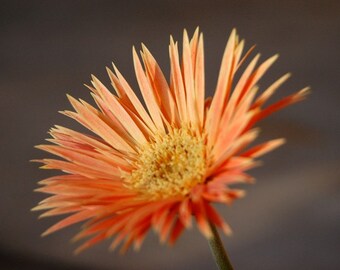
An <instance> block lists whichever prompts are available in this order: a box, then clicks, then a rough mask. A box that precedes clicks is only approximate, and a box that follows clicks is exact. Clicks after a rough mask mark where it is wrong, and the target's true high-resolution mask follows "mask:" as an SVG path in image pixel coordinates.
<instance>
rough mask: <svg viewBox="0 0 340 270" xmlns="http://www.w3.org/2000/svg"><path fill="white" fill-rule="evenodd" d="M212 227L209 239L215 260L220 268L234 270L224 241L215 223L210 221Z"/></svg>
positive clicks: (221, 269)
mask: <svg viewBox="0 0 340 270" xmlns="http://www.w3.org/2000/svg"><path fill="white" fill-rule="evenodd" d="M210 228H211V231H212V234H213V235H212V237H211V238H210V239H209V240H208V241H209V246H210V250H211V252H212V254H213V256H214V259H215V262H216V264H217V266H218V269H220V270H233V269H234V268H233V266H232V265H231V263H230V261H229V258H228V255H227V252H226V251H225V249H224V247H223V243H222V241H221V238H220V236H219V234H218V232H217V230H216V227H215V225H214V224H212V223H210Z"/></svg>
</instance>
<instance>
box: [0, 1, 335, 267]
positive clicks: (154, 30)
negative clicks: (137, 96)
mask: <svg viewBox="0 0 340 270" xmlns="http://www.w3.org/2000/svg"><path fill="white" fill-rule="evenodd" d="M197 26H200V29H201V30H202V31H203V33H204V38H205V56H206V60H205V61H206V80H207V93H208V95H212V94H213V92H214V87H215V84H216V79H217V74H218V73H217V72H218V69H219V65H220V59H221V57H222V53H223V50H224V46H225V44H226V41H227V38H228V35H229V33H230V31H231V29H232V28H233V27H236V28H237V30H238V32H239V35H240V36H241V38H245V39H246V45H247V48H250V46H251V45H253V44H256V45H257V47H256V50H255V51H256V52H261V53H262V60H264V59H266V58H267V57H269V56H271V55H273V54H275V53H280V58H279V60H278V62H277V63H276V64H275V65H274V66H273V68H272V69H271V70H270V71H269V72H268V73H267V75H266V76H265V78H264V79H263V80H262V81H261V82H260V86H261V87H263V88H264V87H266V86H268V85H269V84H270V82H273V81H274V80H275V79H276V78H278V77H279V76H280V75H282V74H284V73H286V72H288V71H291V72H292V73H293V77H292V78H291V79H290V80H289V82H287V83H286V84H285V85H284V86H282V87H281V89H280V91H279V93H278V95H277V96H276V98H278V97H280V96H285V95H288V94H290V93H292V92H293V91H296V90H299V89H301V88H303V87H304V86H306V85H310V86H311V87H312V95H310V96H309V97H308V99H307V100H306V101H304V102H302V103H300V104H298V105H294V106H293V107H290V108H288V109H286V110H284V111H281V112H279V113H277V114H275V115H273V116H271V117H270V118H268V119H266V120H265V121H263V122H261V125H260V127H261V129H262V137H261V139H260V140H265V139H270V138H277V137H285V138H287V140H288V143H287V144H286V145H285V146H284V147H282V148H280V149H279V150H277V151H275V152H273V153H271V154H270V155H268V156H266V157H264V158H263V161H264V162H265V166H263V167H260V168H257V169H254V170H253V171H252V172H251V173H252V175H254V176H255V177H256V178H257V183H256V184H255V185H251V186H245V187H244V188H245V189H246V190H247V196H246V197H245V198H244V199H242V200H239V201H237V202H235V203H234V205H233V206H232V207H219V210H220V212H221V213H223V215H224V217H225V218H226V220H227V221H228V222H229V223H230V225H231V227H232V228H233V231H234V234H233V236H232V237H225V236H223V241H224V244H225V246H226V248H227V250H228V251H229V254H230V257H231V260H232V262H233V264H234V266H235V269H252V270H253V269H277V270H279V269H328V270H331V269H340V258H339V251H340V241H339V240H340V231H339V229H340V192H339V191H340V189H339V188H340V182H339V176H340V170H339V161H340V144H339V138H340V137H339V135H340V117H339V116H340V114H339V105H340V89H339V75H340V74H339V62H340V61H339V60H340V59H339V55H340V54H339V48H340V34H339V33H340V2H339V1H261V0H258V1H250V0H248V1H216V0H209V1H202V0H199V1H186V0H182V1H174V0H163V1H160V0H139V1H127V0H125V1H118V0H117V1H0V34H1V36H0V59H1V60H0V70H1V73H0V108H1V114H0V123H1V129H0V130H1V133H0V139H1V156H0V159H1V160H0V168H1V174H2V175H1V180H0V181H1V196H0V269H10V270H12V269H52V270H53V269H56V270H57V269H58V270H59V269H84V270H90V269H98V270H105V269H122V270H125V269H131V270H133V269H151V270H153V269H216V267H215V264H214V261H213V259H212V257H211V254H210V250H209V247H208V244H207V241H206V240H205V239H204V238H203V236H202V235H201V234H200V233H199V232H198V231H197V229H193V230H191V231H187V232H185V233H184V235H183V236H182V237H181V238H180V239H179V241H178V242H177V244H176V245H175V247H174V248H169V247H167V246H162V245H160V244H159V243H158V240H157V237H156V236H155V235H154V234H153V233H150V234H149V235H148V237H147V240H146V241H145V243H144V245H143V247H142V249H141V251H140V252H138V253H135V252H133V251H129V252H128V253H127V255H125V256H120V255H119V254H118V253H117V252H113V253H110V252H108V251H107V248H108V242H104V243H102V244H100V245H98V246H96V247H94V248H92V249H90V250H88V251H85V252H84V253H82V254H80V255H78V256H73V254H72V251H73V250H74V249H75V248H76V247H77V245H76V244H71V243H69V239H70V238H71V237H72V236H73V235H74V234H75V233H76V232H77V231H78V229H79V225H75V226H72V227H71V228H69V229H65V230H62V231H60V232H58V233H55V234H53V235H51V236H48V237H46V238H41V237H40V234H41V233H42V232H43V231H44V230H45V229H46V228H48V227H49V226H51V225H52V224H53V223H55V222H56V221H57V220H59V218H49V219H42V220H37V217H38V213H36V212H33V213H32V212H30V209H31V208H32V207H33V206H35V205H36V204H37V203H38V202H39V201H40V200H42V199H43V198H45V196H44V195H43V194H38V193H33V191H32V190H33V189H34V188H36V187H37V185H36V182H37V181H38V180H41V179H43V178H46V177H48V176H50V175H53V174H56V172H50V171H43V170H38V168H37V167H38V165H37V164H35V163H29V162H28V161H29V160H30V159H34V158H42V157H44V156H46V154H44V153H43V152H41V151H39V150H36V149H33V146H34V145H37V144H40V143H42V142H43V140H44V139H45V138H46V137H48V135H47V133H46V132H47V131H48V129H49V128H50V127H51V126H52V125H54V124H60V125H64V126H67V127H72V128H76V129H79V126H78V125H77V124H75V123H73V122H72V121H70V120H69V119H67V118H66V117H63V116H62V115H60V114H58V113H57V111H59V110H64V109H70V105H69V104H68V101H67V99H66V96H65V94H66V93H69V94H71V95H73V96H75V97H80V98H83V99H85V100H87V101H90V100H91V97H90V94H89V92H88V90H87V89H86V88H85V87H84V86H83V83H89V81H90V74H96V75H97V76H98V77H99V78H100V79H102V81H103V82H105V83H106V84H107V85H109V83H108V82H109V80H108V79H107V76H106V71H105V66H110V65H111V62H112V61H114V62H115V64H116V65H117V66H118V68H119V69H120V71H121V72H122V73H123V74H124V75H125V76H126V78H127V79H128V81H129V82H131V84H132V86H134V87H135V89H137V87H136V85H137V84H136V80H135V77H134V74H133V65H132V56H131V47H132V45H135V46H136V47H137V48H140V47H139V46H140V43H141V42H144V43H145V44H146V45H147V46H148V48H149V49H150V50H151V52H152V53H153V54H154V56H155V57H156V59H157V60H158V61H159V62H160V64H161V66H162V68H163V70H164V72H165V74H169V63H168V42H169V35H170V34H172V35H173V36H174V37H175V39H177V40H180V41H181V40H182V38H181V36H182V31H183V28H186V29H187V30H188V31H189V33H190V34H192V33H193V31H194V30H195V28H196V27H197Z"/></svg>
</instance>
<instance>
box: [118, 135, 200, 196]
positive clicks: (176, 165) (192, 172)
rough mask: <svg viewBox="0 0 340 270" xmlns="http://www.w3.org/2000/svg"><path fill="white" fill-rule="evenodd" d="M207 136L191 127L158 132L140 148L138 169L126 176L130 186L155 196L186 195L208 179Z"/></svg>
mask: <svg viewBox="0 0 340 270" xmlns="http://www.w3.org/2000/svg"><path fill="white" fill-rule="evenodd" d="M205 155H206V154H205V144H204V138H202V137H201V136H197V135H194V134H193V132H192V131H191V130H190V129H189V128H181V129H173V130H171V131H170V132H169V133H168V134H163V135H158V136H156V137H155V139H154V140H153V141H151V142H148V143H147V144H146V145H144V146H143V147H142V148H141V149H140V151H139V157H138V160H137V161H136V162H135V164H134V166H135V169H134V170H133V171H131V172H130V173H128V174H127V173H126V174H124V175H123V179H124V183H125V184H126V186H127V187H128V188H131V189H133V190H137V191H138V192H141V193H143V194H145V195H148V196H151V197H152V198H167V197H171V196H175V195H186V194H188V193H189V191H190V189H191V188H192V187H194V186H195V185H197V184H199V183H202V182H203V181H204V179H205V171H206V158H205Z"/></svg>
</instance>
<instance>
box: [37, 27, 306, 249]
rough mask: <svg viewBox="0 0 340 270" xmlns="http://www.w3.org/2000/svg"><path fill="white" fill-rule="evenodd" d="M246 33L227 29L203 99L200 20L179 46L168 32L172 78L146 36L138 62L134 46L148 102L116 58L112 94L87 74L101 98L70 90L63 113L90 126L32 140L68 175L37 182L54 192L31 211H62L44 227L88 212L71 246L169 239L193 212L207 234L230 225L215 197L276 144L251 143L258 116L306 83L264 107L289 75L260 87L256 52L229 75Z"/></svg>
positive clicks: (232, 195)
mask: <svg viewBox="0 0 340 270" xmlns="http://www.w3.org/2000/svg"><path fill="white" fill-rule="evenodd" d="M243 48H244V41H243V40H242V41H239V38H238V36H237V34H236V31H235V30H233V31H232V33H231V35H230V38H229V40H228V43H227V45H226V49H225V52H224V55H223V59H222V63H221V69H220V73H219V77H218V82H217V87H216V92H215V95H214V97H213V98H212V99H211V98H207V99H205V83H204V77H205V72H204V53H203V35H202V34H200V33H199V31H198V29H197V30H196V31H195V33H194V35H193V37H192V39H191V40H189V38H188V35H187V33H186V31H184V36H183V52H182V60H181V61H180V58H179V52H178V45H177V42H174V41H173V39H172V38H171V40H170V46H169V54H170V68H171V74H170V82H169V83H168V82H167V80H166V79H165V77H164V75H163V73H162V71H161V69H160V67H159V65H158V64H157V62H156V60H155V59H154V57H153V56H152V55H151V53H150V52H149V51H148V49H147V48H146V47H145V46H144V45H142V51H141V53H140V54H141V58H142V62H143V65H142V63H141V61H140V59H139V57H138V55H137V53H136V51H135V49H133V63H134V68H135V72H136V77H137V81H138V85H139V88H140V91H141V94H142V96H143V99H144V102H145V105H143V104H142V102H141V101H140V100H139V99H138V98H137V96H136V94H135V92H134V91H133V90H132V89H131V87H130V86H129V84H128V83H127V81H126V80H125V79H124V77H123V76H122V75H121V73H120V72H119V71H118V69H117V68H116V67H115V66H113V69H114V72H112V71H111V70H109V69H107V71H108V75H109V77H110V79H111V82H112V85H113V87H114V90H115V91H116V94H113V93H111V92H110V91H109V90H108V89H107V88H106V87H105V86H104V85H103V84H102V83H101V82H100V81H99V80H98V79H97V78H96V77H94V76H92V81H91V83H92V86H88V88H89V89H90V90H91V94H92V97H93V98H94V100H95V102H96V104H97V107H98V108H95V107H93V106H91V105H90V104H88V103H86V102H85V101H83V100H76V99H74V98H72V97H70V96H68V98H69V100H70V103H71V104H72V106H73V108H74V110H75V111H64V112H62V113H63V114H65V115H66V116H68V117H71V118H72V119H74V120H76V121H77V122H79V123H80V124H81V125H83V126H84V127H86V128H87V129H88V130H89V131H90V133H91V134H83V133H80V132H77V131H74V130H71V129H68V128H65V127H61V126H55V127H53V128H52V129H51V130H50V134H51V136H52V138H51V139H49V140H48V141H49V142H51V143H53V144H47V145H39V146H37V148H39V149H42V150H45V151H47V152H49V153H52V154H54V155H56V156H58V157H60V158H62V159H42V160H38V161H39V162H42V163H43V164H44V165H43V166H42V168H45V169H57V170H61V171H63V172H64V174H61V175H58V176H54V177H50V178H47V179H45V180H43V181H41V182H40V184H41V185H42V187H40V188H38V191H40V192H44V193H49V194H52V195H51V196H50V197H48V198H47V199H45V200H43V201H42V202H41V203H40V204H39V205H38V206H37V207H35V208H34V210H46V212H45V213H43V214H42V215H41V216H43V217H46V216H55V215H61V214H67V215H68V216H67V217H66V218H64V219H62V220H61V221H60V222H58V223H57V224H55V225H54V226H52V227H51V228H49V229H48V230H47V231H46V232H45V233H44V235H46V234H50V233H52V232H55V231H57V230H60V229H62V228H64V227H67V226H70V225H72V224H74V223H78V222H82V221H87V222H86V223H85V224H84V226H83V228H82V230H81V232H80V233H79V234H78V235H76V236H75V240H79V239H84V238H85V239H86V240H85V242H84V244H83V245H81V246H80V248H79V249H78V250H77V251H81V250H83V249H85V248H87V247H90V246H92V245H94V244H95V243H97V242H100V241H101V240H104V239H108V238H111V237H112V238H114V240H113V242H112V244H111V247H112V248H115V247H116V246H117V245H120V244H122V251H125V250H126V249H127V248H128V247H129V246H130V245H131V244H133V245H134V247H135V248H139V247H140V246H141V244H142V242H143V239H144V237H145V236H146V234H147V232H148V231H149V229H150V228H153V229H154V230H155V231H156V232H157V233H158V234H159V237H160V240H161V242H166V241H167V242H169V243H173V242H175V240H176V239H177V238H178V237H179V236H180V234H181V232H182V231H183V229H185V228H190V227H191V226H192V219H195V220H196V222H197V226H198V228H199V230H200V231H201V232H202V233H203V234H204V235H205V236H206V237H211V227H210V223H212V224H214V225H216V226H218V227H220V228H222V229H223V231H224V232H225V233H226V234H228V233H230V228H229V226H228V225H227V223H226V222H225V221H224V220H223V219H222V217H221V216H220V215H219V214H218V213H217V212H216V210H215V209H214V207H213V206H212V205H211V204H212V203H223V204H229V203H231V202H232V201H233V200H235V199H237V198H240V197H242V196H243V194H244V193H243V191H242V190H238V189H234V188H232V184H234V183H244V182H246V183H247V182H251V181H252V177H251V176H249V175H248V174H247V173H246V171H247V170H249V169H251V168H253V167H254V166H256V165H257V161H256V158H257V157H259V156H261V155H263V154H265V153H267V152H268V151H271V150H273V149H274V148H276V147H278V146H280V145H281V144H282V143H283V142H284V140H283V139H275V140H271V141H268V142H265V143H262V144H260V145H257V146H255V147H252V148H250V149H249V148H247V147H248V145H249V144H250V143H252V142H253V141H254V140H255V139H256V138H257V136H258V129H255V128H253V126H254V124H255V123H256V122H258V121H259V120H260V119H262V118H264V117H266V116H268V115H269V114H271V113H273V112H275V111H277V110H279V109H282V108H283V107H285V106H287V105H290V104H292V103H295V102H297V101H300V100H301V99H303V98H304V97H305V94H306V93H307V91H308V89H307V88H305V89H302V90H301V91H299V92H297V93H295V94H292V95H290V96H288V97H286V98H283V99H281V100H280V101H278V102H276V103H274V104H272V105H269V106H264V104H265V102H267V100H268V99H269V98H270V97H271V96H272V95H273V93H274V92H275V91H276V89H277V88H278V87H279V86H280V85H281V84H282V83H283V82H284V81H285V80H286V79H287V78H288V77H289V74H287V75H284V76H283V77H281V78H280V79H278V80H277V81H275V82H274V83H273V84H272V85H271V86H269V87H268V88H267V89H266V90H264V91H262V93H261V94H257V93H258V87H257V83H258V81H259V80H260V79H261V77H262V76H263V75H264V74H265V72H266V71H267V70H268V68H269V67H270V66H271V65H272V64H273V62H274V61H275V60H276V58H277V56H273V57H271V58H269V59H268V60H266V61H264V62H263V63H262V64H260V65H258V66H257V62H258V61H259V55H256V56H255V57H254V58H253V60H251V61H250V63H249V65H248V66H247V67H246V68H245V69H244V71H243V72H242V73H241V74H240V79H239V80H236V79H235V74H236V72H237V71H238V70H239V68H240V66H241V65H242V63H243V62H244V60H245V59H246V58H247V57H248V56H249V54H250V53H251V51H252V50H253V48H251V49H250V50H249V51H248V52H246V53H245V55H244V56H242V52H243Z"/></svg>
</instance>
